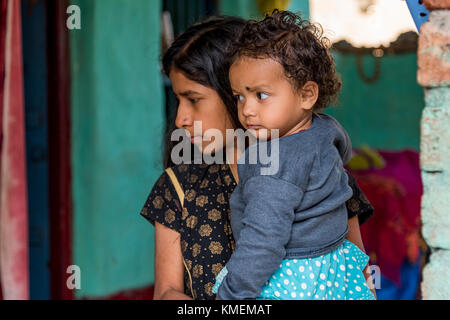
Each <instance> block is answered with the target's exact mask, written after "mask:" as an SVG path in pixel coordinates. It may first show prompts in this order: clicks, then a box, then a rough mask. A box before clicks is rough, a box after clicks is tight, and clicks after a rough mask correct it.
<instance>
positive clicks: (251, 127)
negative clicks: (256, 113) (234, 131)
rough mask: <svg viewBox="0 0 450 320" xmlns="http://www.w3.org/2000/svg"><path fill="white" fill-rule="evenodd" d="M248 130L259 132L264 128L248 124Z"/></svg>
mask: <svg viewBox="0 0 450 320" xmlns="http://www.w3.org/2000/svg"><path fill="white" fill-rule="evenodd" d="M247 128H248V129H253V130H259V129H261V128H262V127H261V126H258V125H254V124H247Z"/></svg>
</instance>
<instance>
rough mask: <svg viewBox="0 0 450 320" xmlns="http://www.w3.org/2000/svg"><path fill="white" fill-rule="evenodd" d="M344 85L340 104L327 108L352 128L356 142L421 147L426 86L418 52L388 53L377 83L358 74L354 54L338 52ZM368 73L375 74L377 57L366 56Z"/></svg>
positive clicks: (398, 146) (388, 147) (393, 148)
mask: <svg viewBox="0 0 450 320" xmlns="http://www.w3.org/2000/svg"><path fill="white" fill-rule="evenodd" d="M334 57H335V61H336V68H337V70H338V72H339V73H340V74H341V77H342V81H343V88H342V91H341V94H340V98H339V100H340V104H339V106H338V107H330V108H328V109H326V112H327V113H329V114H331V115H333V116H334V117H336V118H337V119H338V120H339V122H341V124H342V125H343V126H344V127H345V129H346V130H347V131H348V133H349V135H350V138H351V139H352V143H353V145H354V146H356V147H357V146H361V145H362V144H367V145H369V146H370V147H375V148H381V149H391V150H400V149H404V148H411V149H415V150H419V144H420V118H421V114H422V109H423V107H424V94H423V89H422V87H420V86H419V85H418V84H417V80H416V73H417V55H416V53H409V54H401V55H396V56H384V57H382V59H381V68H380V77H379V80H378V81H377V82H375V83H373V84H369V83H365V82H364V81H363V80H362V79H361V77H360V76H359V75H358V72H357V68H356V57H355V56H354V55H344V54H334ZM363 68H364V71H365V74H366V75H372V74H373V70H374V59H373V58H372V57H371V56H369V55H366V56H364V58H363Z"/></svg>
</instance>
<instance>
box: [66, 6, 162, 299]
mask: <svg viewBox="0 0 450 320" xmlns="http://www.w3.org/2000/svg"><path fill="white" fill-rule="evenodd" d="M72 3H73V4H76V5H78V6H79V7H80V9H81V30H72V31H70V45H71V72H72V101H71V103H72V170H73V172H72V176H73V206H74V212H73V260H74V264H76V265H78V266H79V267H80V268H81V290H78V291H77V292H76V297H85V296H89V297H96V296H100V297H102V296H106V295H109V294H113V293H115V292H117V291H120V290H124V289H131V288H138V287H142V286H147V285H149V284H151V283H152V282H153V281H154V270H153V254H154V253H153V237H154V236H153V227H152V226H151V225H150V224H149V223H148V222H146V221H145V219H143V218H142V217H140V215H139V212H140V210H141V208H142V206H143V205H144V202H145V199H146V197H147V195H148V192H149V191H150V189H151V187H152V185H153V183H154V182H155V180H156V179H157V177H158V176H159V174H160V173H161V172H162V165H161V158H162V148H161V140H162V133H163V126H164V118H163V115H164V112H163V90H162V81H161V77H160V71H159V70H160V67H159V58H160V23H159V22H160V10H161V8H160V7H161V4H160V1H154V0H152V1H148V0H132V1H129V0H108V1H105V0H103V1H92V0H77V1H72Z"/></svg>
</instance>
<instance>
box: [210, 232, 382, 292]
mask: <svg viewBox="0 0 450 320" xmlns="http://www.w3.org/2000/svg"><path fill="white" fill-rule="evenodd" d="M368 262H369V257H368V256H367V255H366V254H365V253H364V252H362V251H361V250H360V249H359V248H358V247H357V246H356V245H354V244H353V243H351V242H350V241H348V240H345V241H344V243H343V244H342V245H341V246H340V247H339V248H337V249H336V250H333V251H332V252H329V253H328V254H325V255H322V256H320V257H315V258H306V259H285V260H283V262H282V263H281V265H280V267H279V268H278V269H277V270H276V271H275V272H274V273H273V274H272V276H271V277H270V280H268V281H267V282H266V284H265V286H264V288H263V290H262V293H261V295H260V296H259V297H258V299H262V300H264V299H267V300H311V299H312V300H374V299H375V298H374V296H373V294H372V292H371V291H370V289H369V287H368V286H367V283H366V281H365V277H364V275H363V269H364V268H365V266H366V265H367V263H368ZM216 285H217V283H216Z"/></svg>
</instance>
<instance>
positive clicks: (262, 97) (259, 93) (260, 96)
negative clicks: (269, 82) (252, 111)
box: [256, 92, 269, 100]
mask: <svg viewBox="0 0 450 320" xmlns="http://www.w3.org/2000/svg"><path fill="white" fill-rule="evenodd" d="M256 95H257V96H258V99H260V100H264V99H267V98H268V97H269V95H268V94H267V93H264V92H258V93H257V94H256Z"/></svg>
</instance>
